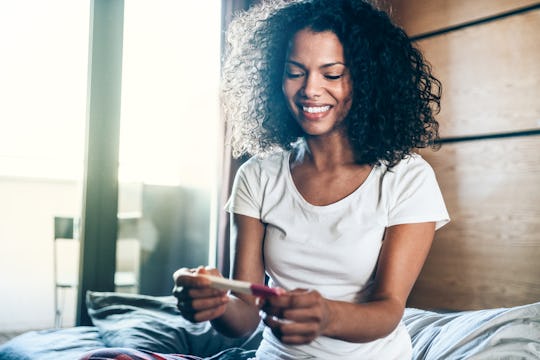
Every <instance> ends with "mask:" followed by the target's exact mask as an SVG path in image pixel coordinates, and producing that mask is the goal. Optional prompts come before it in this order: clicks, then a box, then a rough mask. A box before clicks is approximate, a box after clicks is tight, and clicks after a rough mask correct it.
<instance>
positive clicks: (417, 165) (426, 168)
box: [383, 153, 433, 178]
mask: <svg viewBox="0 0 540 360" xmlns="http://www.w3.org/2000/svg"><path fill="white" fill-rule="evenodd" d="M383 167H384V165H383ZM384 170H385V172H388V173H389V174H392V175H393V176H394V177H397V178H401V177H409V176H413V177H414V176H418V175H420V174H432V173H433V168H432V167H431V165H430V164H429V163H428V162H427V161H426V160H425V159H424V158H423V157H422V156H421V155H420V154H417V153H412V154H410V155H407V156H406V157H405V158H403V159H402V160H401V161H400V162H399V163H397V164H396V165H395V166H393V167H392V168H390V169H388V168H386V167H384Z"/></svg>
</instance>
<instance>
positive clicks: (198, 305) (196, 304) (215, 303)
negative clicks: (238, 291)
mask: <svg viewBox="0 0 540 360" xmlns="http://www.w3.org/2000/svg"><path fill="white" fill-rule="evenodd" d="M228 302H229V297H228V296H222V297H211V298H200V299H195V300H192V301H186V302H185V303H186V307H188V306H189V307H190V308H191V309H192V310H194V311H205V310H209V309H213V308H216V307H220V306H222V305H226V304H227V303H228Z"/></svg>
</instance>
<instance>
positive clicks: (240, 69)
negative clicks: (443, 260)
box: [174, 0, 448, 359]
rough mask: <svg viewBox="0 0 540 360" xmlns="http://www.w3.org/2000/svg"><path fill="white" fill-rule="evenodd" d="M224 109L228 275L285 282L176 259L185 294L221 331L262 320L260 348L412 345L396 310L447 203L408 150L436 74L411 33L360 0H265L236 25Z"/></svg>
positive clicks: (366, 354) (387, 349)
mask: <svg viewBox="0 0 540 360" xmlns="http://www.w3.org/2000/svg"><path fill="white" fill-rule="evenodd" d="M229 45H230V47H229V51H228V53H227V59H226V61H225V65H224V70H223V79H224V85H223V102H224V105H225V115H226V117H227V120H228V121H230V122H231V124H232V129H233V133H232V146H233V150H234V154H235V155H236V156H239V155H243V154H250V155H254V156H253V157H252V158H251V159H250V160H248V161H247V162H246V163H245V164H244V165H243V166H242V167H241V168H240V170H239V171H238V173H237V176H236V179H235V183H234V186H233V192H232V195H231V198H230V200H229V202H228V204H227V210H228V211H229V212H230V213H231V219H232V231H231V240H232V244H233V245H232V249H231V251H232V254H233V261H232V277H233V278H234V279H239V280H245V281H249V282H252V283H256V284H263V283H264V280H265V274H266V275H268V277H269V285H270V286H272V287H279V288H282V289H285V290H286V291H284V293H283V294H282V295H279V296H270V297H267V298H265V299H257V298H255V297H253V296H250V295H245V294H237V293H234V292H232V293H230V294H228V293H227V292H224V291H220V290H216V289H212V288H210V287H209V281H208V280H207V279H206V278H204V277H200V276H197V275H198V274H208V273H210V274H213V275H219V273H218V271H217V270H215V269H205V268H202V267H201V268H198V269H191V270H188V269H181V270H179V271H177V272H176V273H175V274H174V279H175V283H176V285H177V286H178V290H177V291H176V292H175V296H177V298H178V308H179V309H180V311H181V312H182V314H183V316H184V317H186V318H187V319H189V320H191V321H194V322H200V321H207V320H210V321H211V322H212V325H213V326H214V328H215V329H217V330H218V331H220V332H221V333H223V334H225V335H227V336H243V335H246V334H249V333H250V332H252V331H253V330H254V329H255V328H256V327H257V325H258V324H259V322H260V318H261V317H262V318H263V320H264V323H265V325H266V328H265V330H264V334H263V341H262V343H261V346H260V347H259V349H258V350H257V358H260V359H308V358H310V359H311V358H318V359H334V358H338V357H339V358H342V359H371V358H373V359H406V358H410V357H411V341H410V337H409V335H408V334H407V331H406V329H405V327H404V325H403V324H401V323H400V320H401V317H402V315H403V311H404V308H405V304H406V300H407V297H408V295H409V293H410V291H411V288H412V286H413V284H414V282H415V280H416V278H417V277H418V274H419V272H420V270H421V268H422V265H423V263H424V261H425V258H426V256H427V254H428V251H429V249H430V246H431V242H432V240H433V235H434V232H435V230H436V229H437V228H439V227H440V226H442V225H443V224H445V223H446V222H447V221H448V214H447V212H446V208H445V205H444V202H443V199H442V196H441V193H440V190H439V187H438V185H437V182H436V179H435V176H434V174H433V171H432V169H431V167H430V166H429V165H428V164H427V163H426V162H425V161H424V160H423V159H422V158H421V157H420V156H419V155H416V154H414V153H413V152H412V150H413V149H414V148H422V147H427V146H433V144H434V141H435V140H436V139H437V137H438V123H437V121H436V120H435V119H434V117H433V115H434V113H436V112H437V111H438V107H439V100H440V83H439V82H438V80H437V79H435V78H434V77H433V76H432V75H431V72H430V68H429V66H428V65H427V64H426V63H425V61H424V60H423V57H422V55H421V54H420V52H419V51H418V50H416V49H415V48H414V47H413V46H412V45H411V43H410V41H409V39H408V38H407V36H406V35H405V33H404V32H403V31H402V30H401V29H399V28H397V27H396V26H395V25H393V24H392V23H391V21H390V20H389V18H388V16H387V15H386V14H385V13H384V12H382V11H378V10H376V9H375V8H373V7H372V6H371V5H370V4H368V3H367V2H365V1H361V0H339V1H336V0H313V1H292V2H291V1H266V2H263V3H262V4H260V5H259V6H256V7H254V8H253V9H251V10H250V11H248V12H246V13H244V14H242V15H240V16H239V17H238V18H237V19H236V20H235V22H233V24H232V25H231V28H230V30H229Z"/></svg>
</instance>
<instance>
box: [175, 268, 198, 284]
mask: <svg viewBox="0 0 540 360" xmlns="http://www.w3.org/2000/svg"><path fill="white" fill-rule="evenodd" d="M194 272H195V270H194V269H189V268H186V267H183V268H180V269H178V270H176V271H175V272H174V273H173V280H174V281H175V282H176V279H177V278H178V277H179V276H181V275H189V274H192V273H194Z"/></svg>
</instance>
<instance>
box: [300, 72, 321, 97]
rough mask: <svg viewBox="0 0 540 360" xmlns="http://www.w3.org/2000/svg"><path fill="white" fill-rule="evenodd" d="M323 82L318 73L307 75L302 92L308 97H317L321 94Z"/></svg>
mask: <svg viewBox="0 0 540 360" xmlns="http://www.w3.org/2000/svg"><path fill="white" fill-rule="evenodd" d="M321 92H322V84H321V79H320V77H318V76H317V74H309V75H308V76H306V77H305V81H304V87H303V89H302V94H303V95H304V96H305V97H306V98H308V99H311V98H316V97H319V96H320V95H321Z"/></svg>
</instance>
